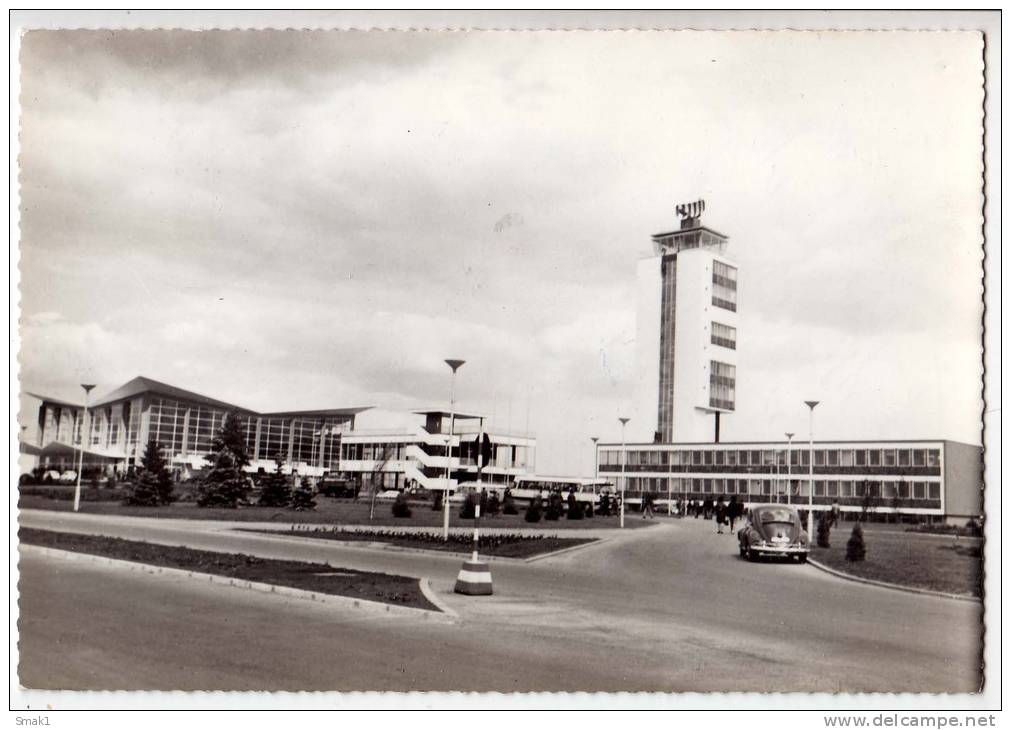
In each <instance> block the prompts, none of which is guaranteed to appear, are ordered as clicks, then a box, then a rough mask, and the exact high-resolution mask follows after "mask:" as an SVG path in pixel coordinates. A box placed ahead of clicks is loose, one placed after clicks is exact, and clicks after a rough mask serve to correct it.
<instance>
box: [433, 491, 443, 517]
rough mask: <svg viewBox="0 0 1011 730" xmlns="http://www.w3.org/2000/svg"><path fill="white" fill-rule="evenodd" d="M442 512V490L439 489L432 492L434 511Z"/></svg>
mask: <svg viewBox="0 0 1011 730" xmlns="http://www.w3.org/2000/svg"><path fill="white" fill-rule="evenodd" d="M440 510H442V490H441V489H437V490H435V491H434V492H432V511H433V512H439V511H440Z"/></svg>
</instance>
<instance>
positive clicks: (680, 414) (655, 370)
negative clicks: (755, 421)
mask: <svg viewBox="0 0 1011 730" xmlns="http://www.w3.org/2000/svg"><path fill="white" fill-rule="evenodd" d="M675 210H676V213H677V215H678V217H679V218H680V226H679V228H677V229H676V230H673V231H668V232H665V233H656V234H654V235H653V236H652V241H653V255H652V256H650V257H648V258H645V259H642V260H640V261H639V263H638V272H637V278H638V291H639V301H638V314H637V322H636V330H637V332H636V343H637V353H636V355H637V359H638V363H637V370H638V383H637V394H636V416H637V418H636V419H633V422H635V421H639V423H638V424H637V425H638V426H639V428H637V429H636V430H637V431H639V432H640V434H641V435H642V436H645V437H647V438H648V440H651V441H654V442H658V443H673V442H675V441H676V442H679V443H693V442H699V443H703V442H718V441H719V440H720V417H721V415H723V414H727V413H733V412H734V409H735V404H736V386H737V266H736V265H735V264H734V263H733V261H732V259H730V258H729V257H728V256H727V246H728V238H727V236H725V235H724V234H722V233H719V232H718V231H714V230H713V229H712V228H708V227H706V226H704V225H702V213H703V211H704V210H705V201H702V200H699V201H697V202H695V203H688V204H684V205H678V206H677V207H676V209H675ZM654 417H655V420H654ZM644 426H645V427H648V426H652V433H647V432H646V428H645V427H644Z"/></svg>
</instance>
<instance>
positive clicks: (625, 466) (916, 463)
mask: <svg viewBox="0 0 1011 730" xmlns="http://www.w3.org/2000/svg"><path fill="white" fill-rule="evenodd" d="M597 453H598V469H599V471H600V475H601V476H606V477H610V478H613V479H614V480H615V484H616V487H617V489H619V490H620V489H621V488H622V486H624V488H625V490H626V494H627V495H628V496H629V497H631V498H633V499H634V498H636V497H639V496H641V495H642V494H644V493H647V492H649V493H652V494H654V495H659V496H660V497H661V498H664V497H667V496H669V497H670V498H671V499H675V498H681V499H683V500H687V499H695V500H700V499H701V500H705V499H712V500H714V501H715V500H716V499H718V498H720V497H722V498H723V500H724V501H725V502H726V501H729V500H730V498H731V497H736V499H737V501H739V502H743V503H745V504H748V503H765V502H782V503H791V504H797V505H800V506H802V507H806V506H807V504H808V498H809V494H810V492H809V489H810V484H811V477H810V472H811V466H810V465H811V455H812V453H813V455H814V469H813V483H814V496H813V498H812V500H811V501H812V502H813V509H814V510H815V511H820V510H827V509H832V508H833V507H834V506H838V508H839V509H840V510H841V511H843V512H862V511H864V510H865V509H867V510H869V511H871V512H873V513H877V514H888V513H896V512H899V513H902V514H909V515H920V516H926V517H936V518H948V519H952V520H956V521H957V520H965V519H967V518H969V517H978V516H979V515H981V514H982V493H983V480H982V450H981V449H980V447H978V446H973V445H970V444H963V443H958V442H955V441H946V440H937V441H835V442H827V441H816V442H815V443H814V448H813V450H811V449H809V448H808V444H806V443H804V444H797V443H794V444H792V445H791V444H789V443H787V442H751V443H719V444H717V443H695V444H626V445H625V447H624V449H622V446H621V444H601V445H600V447H599V449H598V452H597Z"/></svg>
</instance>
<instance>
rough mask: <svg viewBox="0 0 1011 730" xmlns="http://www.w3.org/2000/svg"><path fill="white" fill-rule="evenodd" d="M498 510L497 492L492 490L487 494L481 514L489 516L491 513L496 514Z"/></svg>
mask: <svg viewBox="0 0 1011 730" xmlns="http://www.w3.org/2000/svg"><path fill="white" fill-rule="evenodd" d="M498 510H499V501H498V492H492V493H491V494H489V495H488V503H487V504H486V505H485V506H484V507H482V508H481V514H487V515H488V516H489V517H491V516H492V515H497V514H498Z"/></svg>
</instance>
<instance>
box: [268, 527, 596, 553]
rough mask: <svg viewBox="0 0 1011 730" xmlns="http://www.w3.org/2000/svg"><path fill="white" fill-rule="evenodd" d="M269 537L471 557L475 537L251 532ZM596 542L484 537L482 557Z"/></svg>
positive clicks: (337, 531)
mask: <svg viewBox="0 0 1011 730" xmlns="http://www.w3.org/2000/svg"><path fill="white" fill-rule="evenodd" d="M250 532H259V533H263V534H267V535H294V536H296V537H308V538H312V539H316V540H335V541H338V542H381V543H385V544H387V545H396V546H397V547H406V548H417V549H421V550H438V551H440V552H450V553H460V554H467V555H469V554H470V552H471V550H473V548H474V541H473V539H472V536H471V535H462V534H451V535H450V536H449V540H448V541H447V540H443V539H442V536H441V535H432V534H430V533H427V532H415V533H403V532H388V531H385V530H369V531H367V532H364V531H355V532H351V531H342V530H340V529H329V528H324V527H316V528H312V529H308V530H306V529H301V530H250ZM590 542H595V538H585V537H545V536H543V535H530V534H526V535H521V534H512V535H485V536H484V537H482V538H481V546H480V554H481V555H491V556H495V557H504V558H531V557H533V556H535V555H543V554H545V553H551V552H554V551H555V550H562V549H564V548H568V547H574V546H576V545H585V544H586V543H590Z"/></svg>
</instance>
